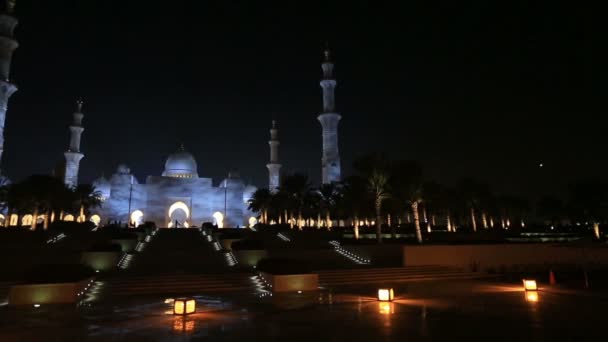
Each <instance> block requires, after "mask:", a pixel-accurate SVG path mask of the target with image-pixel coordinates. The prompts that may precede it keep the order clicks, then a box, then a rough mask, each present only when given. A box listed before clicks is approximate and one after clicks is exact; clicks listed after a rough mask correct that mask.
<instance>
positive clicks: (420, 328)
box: [0, 281, 608, 342]
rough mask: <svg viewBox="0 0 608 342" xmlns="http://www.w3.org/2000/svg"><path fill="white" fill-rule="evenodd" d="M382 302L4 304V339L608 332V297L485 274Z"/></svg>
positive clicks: (0, 336)
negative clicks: (179, 312) (532, 287)
mask: <svg viewBox="0 0 608 342" xmlns="http://www.w3.org/2000/svg"><path fill="white" fill-rule="evenodd" d="M395 292H396V293H395V296H396V298H395V300H394V301H393V302H391V303H386V302H378V301H377V300H376V299H375V297H374V296H375V293H376V289H375V288H373V287H358V288H353V289H348V288H343V289H340V290H339V291H337V290H334V291H327V290H324V291H320V292H318V293H302V294H297V293H293V294H287V295H282V296H278V295H272V296H271V295H270V294H269V293H262V292H260V293H251V294H240V295H235V294H234V293H226V294H225V295H222V294H213V296H204V295H199V296H195V298H196V301H197V312H196V313H194V314H192V315H189V316H174V315H172V312H171V308H172V307H171V305H170V304H168V303H165V301H166V299H167V298H164V297H162V298H161V297H127V298H120V299H118V298H117V299H114V300H116V302H114V300H111V299H108V300H101V301H91V302H89V303H84V304H83V305H81V306H78V307H76V308H75V307H73V306H41V307H39V308H33V307H28V308H12V307H8V306H2V307H0V341H3V342H4V341H40V340H45V341H49V340H52V341H109V340H112V341H190V340H192V341H202V340H205V341H235V340H244V339H247V340H266V341H274V340H278V339H283V338H286V339H289V340H292V341H294V340H295V341H310V340H313V341H314V340H318V341H397V340H400V341H403V340H410V341H412V340H433V341H436V340H450V341H460V340H465V339H466V340H468V341H471V340H475V341H477V340H488V339H492V340H511V341H551V340H574V339H576V340H578V341H580V340H591V339H599V338H601V337H603V336H605V326H604V325H603V322H604V321H605V317H604V313H605V312H606V309H608V296H603V295H601V294H593V295H589V294H588V293H583V292H580V293H579V292H576V291H568V292H560V291H553V290H549V289H547V290H543V289H541V291H540V292H538V297H537V300H536V301H535V300H534V299H535V298H533V297H531V298H527V299H526V295H525V293H524V292H523V291H522V290H521V286H519V285H506V284H494V283H487V282H480V281H475V282H473V281H462V282H440V283H416V284H408V285H407V286H402V287H399V288H395Z"/></svg>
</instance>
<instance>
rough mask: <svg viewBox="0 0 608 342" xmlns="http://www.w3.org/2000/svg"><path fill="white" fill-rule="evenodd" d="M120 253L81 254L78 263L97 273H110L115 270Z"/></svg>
mask: <svg viewBox="0 0 608 342" xmlns="http://www.w3.org/2000/svg"><path fill="white" fill-rule="evenodd" d="M121 256H122V252H82V258H81V259H80V263H81V264H83V265H87V266H89V267H91V268H92V269H94V270H98V271H112V270H115V269H116V265H117V264H118V261H120V257H121Z"/></svg>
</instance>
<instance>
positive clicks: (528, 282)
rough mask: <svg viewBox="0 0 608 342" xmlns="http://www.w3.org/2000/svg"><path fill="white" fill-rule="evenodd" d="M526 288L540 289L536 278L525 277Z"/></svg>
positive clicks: (528, 289) (527, 289)
mask: <svg viewBox="0 0 608 342" xmlns="http://www.w3.org/2000/svg"><path fill="white" fill-rule="evenodd" d="M524 290H526V291H536V290H538V286H537V285H536V280H530V279H524Z"/></svg>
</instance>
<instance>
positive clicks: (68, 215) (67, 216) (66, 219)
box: [63, 214, 74, 222]
mask: <svg viewBox="0 0 608 342" xmlns="http://www.w3.org/2000/svg"><path fill="white" fill-rule="evenodd" d="M63 220H64V221H68V222H73V221H74V215H72V214H67V215H65V216H64V217H63Z"/></svg>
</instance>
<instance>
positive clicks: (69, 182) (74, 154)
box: [63, 100, 84, 188]
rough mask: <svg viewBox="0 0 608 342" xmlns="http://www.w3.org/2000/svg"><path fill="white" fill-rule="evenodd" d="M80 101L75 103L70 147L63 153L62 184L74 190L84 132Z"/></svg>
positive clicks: (76, 182) (82, 155) (76, 183)
mask: <svg viewBox="0 0 608 342" xmlns="http://www.w3.org/2000/svg"><path fill="white" fill-rule="evenodd" d="M82 104H83V102H82V100H78V101H76V112H74V122H73V123H72V125H70V147H69V148H68V150H67V151H66V152H65V153H64V155H65V175H64V180H63V182H64V183H65V185H66V186H68V187H69V188H75V187H76V186H77V185H78V168H79V166H80V160H81V159H82V157H84V154H82V153H80V136H81V135H82V132H83V131H84V128H83V127H82V117H83V116H84V114H82Z"/></svg>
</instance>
